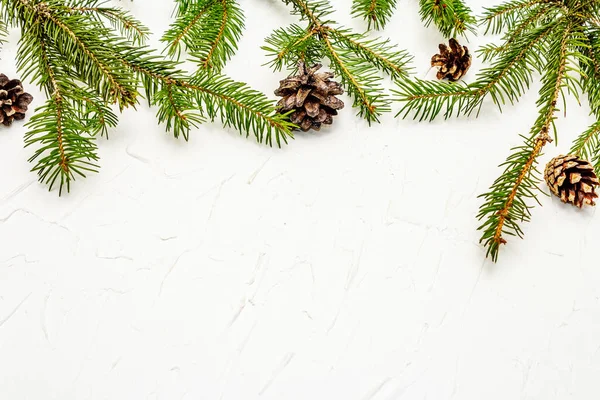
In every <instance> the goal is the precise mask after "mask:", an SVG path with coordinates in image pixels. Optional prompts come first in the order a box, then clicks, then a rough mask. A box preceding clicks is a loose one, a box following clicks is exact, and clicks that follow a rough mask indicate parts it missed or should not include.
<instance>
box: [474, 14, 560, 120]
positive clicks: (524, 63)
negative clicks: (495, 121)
mask: <svg viewBox="0 0 600 400" xmlns="http://www.w3.org/2000/svg"><path fill="white" fill-rule="evenodd" d="M556 27H557V22H556V21H551V22H550V23H548V24H546V25H544V26H541V27H539V28H534V29H532V30H531V31H530V32H528V33H527V34H524V35H522V36H521V37H519V38H518V39H516V40H515V42H514V43H513V45H512V46H511V47H509V48H507V49H506V50H505V51H504V52H502V53H500V55H499V56H498V57H497V59H496V60H495V61H494V62H493V63H492V65H490V66H489V67H487V68H484V69H482V70H481V72H480V73H479V74H478V75H477V80H476V82H474V83H473V84H472V85H470V87H471V89H472V90H473V91H474V92H475V97H474V98H473V101H472V102H471V103H470V104H469V105H468V112H469V113H470V112H472V111H473V110H474V109H476V108H478V106H480V105H481V103H482V102H483V100H484V98H485V97H486V96H487V95H488V94H489V95H490V96H491V97H492V100H493V102H494V104H496V105H497V106H498V107H499V108H500V109H501V108H502V105H504V104H506V101H507V100H508V101H509V102H510V103H511V104H514V103H515V102H516V101H518V99H519V98H520V97H521V96H522V95H523V93H524V92H525V90H526V89H528V88H529V85H530V84H531V81H532V78H533V73H534V72H535V71H537V70H538V69H539V66H540V65H543V64H545V61H546V60H545V59H544V58H545V54H546V52H547V49H546V46H545V42H546V39H547V38H548V37H550V36H551V35H552V34H553V32H554V29H555V28H556Z"/></svg>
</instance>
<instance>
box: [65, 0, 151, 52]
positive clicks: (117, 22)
mask: <svg viewBox="0 0 600 400" xmlns="http://www.w3.org/2000/svg"><path fill="white" fill-rule="evenodd" d="M81 1H82V4H86V6H70V7H69V6H68V9H69V11H71V12H72V13H87V14H90V15H92V16H94V17H96V18H104V19H106V20H107V21H109V22H110V24H111V25H112V26H113V28H115V29H117V30H118V31H119V33H120V34H121V35H122V36H124V37H126V38H127V39H129V40H131V41H132V43H133V44H137V45H143V44H144V43H146V40H147V39H148V37H149V36H150V31H149V30H148V28H146V27H145V26H144V25H143V24H142V23H141V22H140V21H138V20H137V19H135V18H133V17H132V16H131V15H129V14H128V13H126V12H125V11H123V10H119V9H116V8H110V7H101V6H100V5H101V2H100V1H98V0H87V1H85V0H81Z"/></svg>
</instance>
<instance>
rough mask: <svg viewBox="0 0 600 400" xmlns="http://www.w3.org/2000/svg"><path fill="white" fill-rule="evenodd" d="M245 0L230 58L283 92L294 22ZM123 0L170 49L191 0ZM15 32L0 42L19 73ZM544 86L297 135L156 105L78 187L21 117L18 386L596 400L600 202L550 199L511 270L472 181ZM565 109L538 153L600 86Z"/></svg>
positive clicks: (7, 281)
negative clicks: (260, 137) (284, 49)
mask: <svg viewBox="0 0 600 400" xmlns="http://www.w3.org/2000/svg"><path fill="white" fill-rule="evenodd" d="M240 3H241V5H242V6H243V8H244V9H245V12H246V16H247V23H246V25H247V29H246V30H245V33H244V37H243V39H242V41H241V44H240V51H239V52H238V54H237V55H236V56H235V58H234V59H233V60H232V61H231V62H230V63H229V65H228V67H227V73H228V74H229V75H230V76H232V77H234V78H236V79H239V80H244V81H247V82H249V83H250V84H251V85H252V86H254V87H255V88H258V89H260V90H263V91H264V92H267V93H271V92H272V90H273V89H274V88H275V87H276V86H277V83H278V80H279V79H282V78H283V77H284V76H285V73H275V74H274V73H272V72H271V71H270V70H269V69H268V67H266V66H262V65H261V64H263V63H264V62H265V61H266V59H265V54H264V52H263V51H262V50H260V49H259V47H260V46H261V45H262V43H263V39H264V37H266V36H267V35H268V34H269V33H270V32H271V30H272V29H274V28H276V27H279V26H282V25H284V24H287V23H291V22H294V18H293V17H291V16H289V15H288V10H287V9H286V7H285V6H284V5H283V3H281V2H280V1H277V0H241V1H240ZM332 3H333V4H334V5H335V7H336V8H337V10H339V11H338V13H337V14H336V18H337V19H338V20H339V21H341V22H343V23H344V24H347V25H348V26H351V27H356V28H362V27H363V24H362V22H361V21H357V20H352V19H350V17H349V7H350V4H349V1H344V0H336V1H332ZM469 3H470V4H471V6H472V7H473V8H474V9H475V10H476V11H477V12H480V11H481V6H482V5H483V4H484V3H485V2H484V1H483V0H480V1H475V0H471V1H469ZM120 4H122V5H123V6H124V7H126V8H128V9H131V10H132V11H133V13H134V14H135V15H136V16H137V17H138V18H139V19H141V20H142V21H143V22H144V23H146V24H147V25H148V26H150V27H151V28H152V30H153V31H154V32H156V33H157V34H156V35H155V36H154V37H153V39H152V43H153V45H155V46H158V45H159V44H158V38H159V34H160V32H162V31H163V30H164V29H165V28H166V27H167V25H168V23H169V20H170V15H171V10H172V7H173V4H172V3H171V2H170V1H164V0H135V1H134V2H128V1H124V2H122V3H120ZM383 34H384V35H386V36H389V37H391V38H392V39H393V40H395V41H397V42H398V43H399V44H400V45H401V47H403V48H406V49H408V50H409V51H410V52H411V53H412V54H414V56H415V61H414V63H413V65H414V67H415V71H416V74H417V75H418V76H421V77H425V76H428V77H431V76H432V75H433V73H432V72H431V71H429V72H428V69H429V67H428V62H429V58H430V57H431V55H432V54H433V53H434V52H435V50H436V48H437V44H438V43H439V42H440V41H441V40H442V37H441V36H440V35H439V34H438V33H437V31H436V30H435V29H434V28H429V29H427V28H424V27H423V26H422V24H421V23H420V21H419V18H418V7H417V1H416V0H401V1H400V5H399V11H398V12H397V13H396V16H395V17H394V19H393V21H392V23H391V24H390V26H389V27H388V28H387V29H386V30H385V32H384V33H383ZM490 39H491V38H487V37H485V38H484V37H478V38H473V39H472V40H471V43H470V46H471V47H472V48H473V49H475V48H477V46H479V45H481V44H482V43H485V42H486V41H489V40H490ZM17 40H18V33H17V32H13V35H12V37H11V44H9V45H8V46H7V47H5V49H3V50H2V52H1V60H0V67H1V68H0V69H1V70H2V71H3V72H5V73H7V74H10V75H11V76H15V75H16V72H15V63H14V53H15V50H16V43H17ZM480 67H481V65H480V62H479V61H478V60H475V61H474V66H473V71H472V72H471V73H470V75H469V77H470V78H471V79H472V77H473V76H474V74H475V72H476V71H477V70H478V69H479V68H480ZM538 88H539V85H538V84H536V85H534V87H533V88H532V91H531V92H530V94H528V95H527V96H526V97H525V98H524V99H523V101H522V102H521V103H520V104H519V105H517V106H514V107H511V106H507V107H505V109H504V114H503V115H501V113H500V112H499V111H498V110H497V109H496V108H495V107H494V106H492V105H489V104H488V105H486V106H485V107H484V109H483V110H482V116H481V117H480V118H479V119H459V120H456V119H454V120H451V121H448V122H446V123H444V122H443V121H437V122H435V123H431V124H428V123H423V124H418V123H416V122H413V121H408V120H407V121H400V120H398V119H394V118H393V114H388V115H385V116H384V117H383V118H382V123H381V124H380V125H374V126H372V127H371V128H369V127H368V126H367V125H366V124H365V123H364V122H363V121H362V120H360V119H359V118H358V117H356V116H355V112H356V110H353V109H352V108H350V107H347V108H346V109H345V110H343V112H342V113H341V115H340V116H339V117H338V118H337V120H336V121H335V125H334V126H333V128H332V129H329V130H326V131H324V132H321V133H317V134H298V135H297V137H296V140H295V141H293V142H292V143H291V144H290V145H289V146H287V147H285V148H283V149H276V148H273V149H272V148H268V147H265V146H261V145H258V144H256V143H254V142H253V141H252V139H245V138H242V137H240V136H239V135H238V134H237V133H235V132H233V131H231V130H223V129H222V128H221V127H220V126H219V125H218V124H206V125H203V126H202V127H201V128H200V129H197V130H195V131H194V132H192V134H191V140H190V142H189V143H186V142H184V141H182V140H175V139H173V138H172V137H171V136H169V135H168V134H165V133H164V130H163V128H162V127H159V126H157V124H156V120H155V118H154V113H155V110H149V109H147V108H146V107H145V106H144V105H141V106H140V107H139V109H138V111H137V112H134V111H127V112H125V113H124V114H123V115H122V117H121V122H120V125H119V127H118V129H115V130H114V131H113V132H111V135H110V140H108V141H105V140H100V142H99V151H100V154H101V157H102V160H101V164H102V169H101V172H100V173H99V174H96V175H93V176H91V177H89V178H88V179H86V180H78V181H77V182H75V184H74V185H73V189H72V191H71V193H70V194H69V195H66V196H63V197H62V198H59V197H58V196H57V193H56V192H53V193H48V192H47V190H46V187H45V186H43V185H41V184H39V183H37V181H36V176H35V175H34V174H33V173H31V172H29V168H30V165H29V164H28V163H27V161H26V160H27V158H28V157H29V156H30V153H31V149H23V139H22V138H23V132H24V128H23V126H22V124H16V125H15V126H14V127H13V128H11V129H0V149H1V150H0V151H1V155H2V156H1V157H0V171H1V172H0V174H1V178H0V182H1V185H0V399H3V400H24V399H28V400H29V399H31V400H42V399H57V400H83V399H111V400H113V399H114V400H120V399H123V400H137V399H153V400H154V399H164V400H179V399H184V400H192V399H206V400H219V399H222V400H259V399H265V400H288V399H289V400H306V399H311V400H332V399H340V400H412V399H419V400H420V399H429V400H443V399H459V400H460V399H465V400H482V399H485V400H512V399H536V400H550V399H558V400H566V399H574V400H593V399H598V398H600V381H599V379H598V378H599V376H600V268H599V266H598V242H599V241H600V220H599V219H598V217H597V216H595V215H594V214H595V211H594V210H593V209H587V210H584V211H582V212H580V211H578V210H575V209H572V208H569V207H566V206H563V205H562V204H560V202H559V201H557V199H554V198H549V197H548V198H544V197H542V198H541V199H542V203H543V207H537V208H536V209H534V210H533V220H532V222H531V223H529V224H526V225H525V226H524V229H525V233H526V240H523V241H522V240H516V239H512V240H510V241H509V245H508V246H507V247H506V248H504V249H503V251H502V254H501V257H500V262H499V263H498V264H496V265H494V264H492V263H491V262H489V261H486V260H485V257H484V255H485V253H484V250H483V249H482V248H481V247H480V246H479V244H478V239H479V234H478V232H476V230H475V229H476V227H477V226H478V222H477V221H476V219H475V215H476V212H477V209H478V206H479V205H480V200H478V199H477V198H476V196H477V195H478V194H480V193H482V192H484V191H486V189H487V188H488V187H489V185H490V184H491V183H492V182H493V180H494V179H495V178H496V177H497V176H498V174H499V173H500V172H501V171H500V169H498V168H497V165H498V164H500V163H501V162H502V161H503V160H504V159H505V158H506V156H507V155H508V151H509V149H510V148H511V147H512V146H515V145H519V144H520V138H519V136H518V134H519V133H526V132H528V130H529V127H530V126H531V124H532V123H533V121H534V120H535V118H536V115H535V100H536V91H537V89H538ZM29 89H30V91H31V92H32V93H34V94H35V95H36V99H35V103H34V104H35V105H40V104H41V103H42V96H41V95H40V94H39V92H38V91H37V90H36V89H35V88H33V87H31V85H30V86H29ZM344 100H345V101H346V102H347V104H348V105H350V104H351V101H350V100H349V99H348V98H347V97H344ZM394 108H395V110H398V108H399V107H398V105H397V104H396V105H394ZM568 111H569V113H568V118H567V119H564V118H563V117H562V116H561V118H560V119H559V121H558V125H559V129H560V139H559V142H558V148H556V147H554V145H550V146H548V148H547V149H546V154H545V155H544V156H543V157H542V158H541V162H542V163H545V162H546V161H547V160H549V159H550V158H551V157H552V156H554V155H556V154H559V153H561V152H564V151H566V150H567V149H568V148H569V145H570V141H571V139H573V138H574V137H575V136H576V135H577V134H578V133H579V132H581V131H582V129H584V128H585V127H586V126H587V124H588V123H589V122H590V121H591V120H590V118H589V117H588V115H587V108H586V106H585V104H584V105H583V107H579V105H577V104H576V102H574V101H573V100H572V99H571V100H569V108H568Z"/></svg>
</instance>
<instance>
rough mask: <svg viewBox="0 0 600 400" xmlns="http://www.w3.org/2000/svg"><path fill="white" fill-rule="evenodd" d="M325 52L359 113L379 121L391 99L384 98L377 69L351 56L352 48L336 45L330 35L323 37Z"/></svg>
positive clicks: (371, 119) (371, 120)
mask: <svg viewBox="0 0 600 400" xmlns="http://www.w3.org/2000/svg"><path fill="white" fill-rule="evenodd" d="M323 42H324V43H325V54H326V55H327V57H328V58H329V59H330V60H331V67H332V68H333V69H334V70H335V72H336V74H337V75H338V76H339V77H340V78H341V81H342V85H343V86H344V87H345V88H346V89H347V91H348V94H349V95H351V96H352V97H354V104H353V107H358V108H359V112H358V115H360V116H361V117H363V118H365V119H366V120H367V122H369V123H371V122H373V121H376V122H379V116H380V115H381V113H383V112H386V111H389V110H390V108H389V104H390V102H389V100H387V99H385V98H384V95H383V89H382V88H381V87H380V86H378V85H377V83H378V82H379V80H380V79H381V78H380V77H379V76H378V74H377V70H376V69H374V68H369V65H366V64H365V63H363V62H362V60H356V59H351V58H349V57H348V56H349V53H350V51H351V50H347V49H344V48H342V47H340V46H336V44H339V42H338V43H335V44H334V43H333V42H332V41H331V40H330V39H329V37H328V36H325V37H324V38H323Z"/></svg>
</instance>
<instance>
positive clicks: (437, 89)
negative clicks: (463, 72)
mask: <svg viewBox="0 0 600 400" xmlns="http://www.w3.org/2000/svg"><path fill="white" fill-rule="evenodd" d="M396 84H397V85H398V89H396V90H392V92H393V93H394V94H395V95H396V97H395V100H396V101H399V102H401V103H404V106H403V107H402V109H400V111H398V113H397V114H396V117H398V116H401V117H402V118H403V119H404V118H406V117H407V116H408V115H409V114H413V118H414V119H419V121H433V120H434V119H435V118H436V117H437V116H438V115H439V114H440V113H441V112H443V113H444V114H443V116H444V119H448V118H450V117H452V115H453V114H455V116H459V115H461V114H463V113H465V112H466V111H465V110H466V109H467V108H468V107H467V106H468V105H469V104H470V102H471V101H472V97H473V96H475V95H476V94H475V93H474V91H473V90H472V89H471V88H470V87H469V86H468V85H466V84H463V83H449V82H437V81H426V80H421V79H415V80H411V79H401V80H398V81H396Z"/></svg>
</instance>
